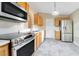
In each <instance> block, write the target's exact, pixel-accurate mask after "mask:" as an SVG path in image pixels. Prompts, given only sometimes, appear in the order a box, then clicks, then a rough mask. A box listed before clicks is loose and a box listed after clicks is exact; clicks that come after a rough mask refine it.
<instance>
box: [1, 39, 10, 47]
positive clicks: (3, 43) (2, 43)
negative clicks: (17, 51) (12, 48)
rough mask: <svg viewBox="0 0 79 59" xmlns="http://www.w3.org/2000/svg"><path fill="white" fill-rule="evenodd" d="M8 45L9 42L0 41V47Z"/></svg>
mask: <svg viewBox="0 0 79 59" xmlns="http://www.w3.org/2000/svg"><path fill="white" fill-rule="evenodd" d="M8 43H10V40H0V46H3V45H5V44H8Z"/></svg>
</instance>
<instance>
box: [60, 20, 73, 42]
mask: <svg viewBox="0 0 79 59" xmlns="http://www.w3.org/2000/svg"><path fill="white" fill-rule="evenodd" d="M72 29H73V28H72V20H67V19H66V20H62V21H61V40H62V41H64V42H72V41H73V39H72V34H73V33H72Z"/></svg>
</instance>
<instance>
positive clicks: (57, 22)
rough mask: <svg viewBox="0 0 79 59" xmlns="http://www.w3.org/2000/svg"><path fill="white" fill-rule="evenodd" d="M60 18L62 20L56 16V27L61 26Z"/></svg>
mask: <svg viewBox="0 0 79 59" xmlns="http://www.w3.org/2000/svg"><path fill="white" fill-rule="evenodd" d="M60 20H61V17H57V18H55V26H56V27H59V26H60Z"/></svg>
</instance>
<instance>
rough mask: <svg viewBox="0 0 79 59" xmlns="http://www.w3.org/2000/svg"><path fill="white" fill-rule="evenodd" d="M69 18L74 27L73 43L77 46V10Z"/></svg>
mask: <svg viewBox="0 0 79 59" xmlns="http://www.w3.org/2000/svg"><path fill="white" fill-rule="evenodd" d="M71 18H72V19H73V23H74V24H73V25H74V26H73V27H74V43H75V44H76V45H78V46H79V10H77V11H75V12H74V13H73V14H72V15H71Z"/></svg>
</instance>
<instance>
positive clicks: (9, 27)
mask: <svg viewBox="0 0 79 59" xmlns="http://www.w3.org/2000/svg"><path fill="white" fill-rule="evenodd" d="M25 29H27V27H25V26H24V23H14V22H8V21H2V20H0V34H7V33H15V32H18V30H19V31H20V32H23V31H25Z"/></svg>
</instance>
